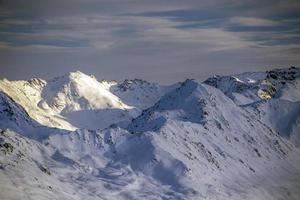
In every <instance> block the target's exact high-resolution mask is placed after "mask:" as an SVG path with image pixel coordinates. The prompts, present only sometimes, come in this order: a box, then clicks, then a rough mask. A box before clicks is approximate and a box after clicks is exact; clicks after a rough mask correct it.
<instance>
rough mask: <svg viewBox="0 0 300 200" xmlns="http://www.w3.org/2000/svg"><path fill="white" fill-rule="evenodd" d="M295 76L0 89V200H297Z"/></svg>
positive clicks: (76, 80)
mask: <svg viewBox="0 0 300 200" xmlns="http://www.w3.org/2000/svg"><path fill="white" fill-rule="evenodd" d="M299 79H300V69H299V68H288V69H279V70H273V71H269V72H257V73H245V74H240V75H235V76H215V77H213V78H209V79H207V80H206V81H204V83H200V82H198V81H195V80H191V79H188V80H186V81H184V82H181V83H177V84H174V85H171V86H161V85H159V84H155V83H149V82H146V81H143V80H137V79H136V80H125V81H124V82H123V83H117V82H115V81H104V80H103V81H97V80H96V79H95V78H94V77H92V76H88V75H85V74H83V73H81V72H74V73H69V74H67V75H64V76H62V77H58V78H55V79H52V80H48V81H44V80H41V79H32V80H30V81H8V80H2V81H1V82H0V90H1V92H0V128H1V131H0V149H1V151H0V181H1V184H0V198H1V199H295V200H296V199H299V198H300V150H299V144H300V132H299V130H300V128H299V127H300V125H299V124H300V120H299V116H300V103H299V101H300V88H299V87H300V85H299Z"/></svg>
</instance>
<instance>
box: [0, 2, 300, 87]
mask: <svg viewBox="0 0 300 200" xmlns="http://www.w3.org/2000/svg"><path fill="white" fill-rule="evenodd" d="M289 66H300V2H299V1H298V2H297V0H295V1H294V0H243V1H241V0H209V1H208V0H205V1H204V0H26V1H25V0H0V78H8V79H30V78H33V77H41V78H43V79H50V78H52V77H56V76H60V75H63V74H65V73H67V72H70V71H76V70H79V71H82V72H84V73H87V74H93V75H95V76H96V77H97V78H98V79H99V80H101V79H107V80H112V79H113V80H119V81H122V80H124V79H134V78H141V79H145V80H148V81H154V82H159V83H162V84H170V83H174V82H177V81H183V80H185V79H186V78H195V79H198V80H204V79H205V78H207V77H209V76H212V75H214V74H219V75H226V74H236V73H241V72H246V71H262V70H270V69H273V68H278V67H289Z"/></svg>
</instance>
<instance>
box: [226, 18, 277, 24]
mask: <svg viewBox="0 0 300 200" xmlns="http://www.w3.org/2000/svg"><path fill="white" fill-rule="evenodd" d="M230 22H231V23H234V24H239V25H243V26H275V25H278V22H276V21H273V20H269V19H263V18H256V17H232V18H230Z"/></svg>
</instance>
